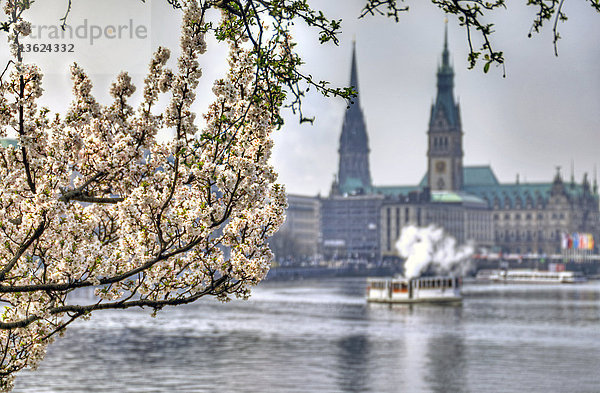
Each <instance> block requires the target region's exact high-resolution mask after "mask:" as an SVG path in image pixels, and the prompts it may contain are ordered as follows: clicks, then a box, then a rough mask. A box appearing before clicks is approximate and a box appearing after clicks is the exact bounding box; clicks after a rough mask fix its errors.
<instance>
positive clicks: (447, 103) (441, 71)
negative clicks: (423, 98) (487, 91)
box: [430, 20, 460, 127]
mask: <svg viewBox="0 0 600 393" xmlns="http://www.w3.org/2000/svg"><path fill="white" fill-rule="evenodd" d="M453 89H454V69H453V68H452V65H450V51H449V50H448V21H447V20H446V24H445V26H444V50H443V51H442V64H441V65H440V66H439V67H438V72H437V97H436V101H435V104H434V106H433V108H432V109H433V111H432V116H431V119H430V124H432V123H433V122H434V121H435V117H436V116H438V115H440V113H439V112H442V113H441V115H443V116H444V118H445V120H446V121H447V122H448V124H449V125H450V126H451V127H460V113H459V112H458V107H457V105H456V103H455V101H454V92H453Z"/></svg>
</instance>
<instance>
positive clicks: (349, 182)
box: [338, 42, 371, 194]
mask: <svg viewBox="0 0 600 393" xmlns="http://www.w3.org/2000/svg"><path fill="white" fill-rule="evenodd" d="M350 85H351V86H352V87H354V88H355V89H356V91H357V92H358V67H357V61H356V44H355V42H353V43H352V65H351V68H350ZM338 152H339V154H340V162H339V170H338V187H339V192H340V193H341V194H346V193H352V192H368V191H369V190H370V189H371V172H370V169H369V137H368V135H367V127H366V126H365V120H364V115H363V113H362V109H361V108H360V101H359V97H358V96H357V97H355V98H354V99H353V103H352V104H350V106H349V107H348V110H347V111H346V114H345V116H344V124H343V125H342V134H341V135H340V147H339V150H338Z"/></svg>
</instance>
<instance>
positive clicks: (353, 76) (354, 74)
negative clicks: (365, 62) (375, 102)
mask: <svg viewBox="0 0 600 393" xmlns="http://www.w3.org/2000/svg"><path fill="white" fill-rule="evenodd" d="M350 86H351V87H353V88H354V89H355V90H356V92H357V93H358V70H357V67H356V41H354V40H352V66H351V68H350ZM358 99H359V96H358V95H357V96H356V97H355V98H354V102H358Z"/></svg>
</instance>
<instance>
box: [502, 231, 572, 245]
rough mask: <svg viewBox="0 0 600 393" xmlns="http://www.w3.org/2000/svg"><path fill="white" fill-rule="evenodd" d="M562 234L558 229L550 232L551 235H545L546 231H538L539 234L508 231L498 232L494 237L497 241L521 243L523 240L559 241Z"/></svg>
mask: <svg viewBox="0 0 600 393" xmlns="http://www.w3.org/2000/svg"><path fill="white" fill-rule="evenodd" d="M560 233H561V231H560V230H558V229H557V230H556V231H551V232H549V234H548V233H547V232H546V233H545V232H544V231H537V232H535V231H509V230H508V229H507V230H505V231H504V232H502V231H496V233H495V234H494V235H495V238H496V240H502V241H506V242H510V241H521V240H526V241H532V240H538V241H543V240H559V239H560V238H561V236H560Z"/></svg>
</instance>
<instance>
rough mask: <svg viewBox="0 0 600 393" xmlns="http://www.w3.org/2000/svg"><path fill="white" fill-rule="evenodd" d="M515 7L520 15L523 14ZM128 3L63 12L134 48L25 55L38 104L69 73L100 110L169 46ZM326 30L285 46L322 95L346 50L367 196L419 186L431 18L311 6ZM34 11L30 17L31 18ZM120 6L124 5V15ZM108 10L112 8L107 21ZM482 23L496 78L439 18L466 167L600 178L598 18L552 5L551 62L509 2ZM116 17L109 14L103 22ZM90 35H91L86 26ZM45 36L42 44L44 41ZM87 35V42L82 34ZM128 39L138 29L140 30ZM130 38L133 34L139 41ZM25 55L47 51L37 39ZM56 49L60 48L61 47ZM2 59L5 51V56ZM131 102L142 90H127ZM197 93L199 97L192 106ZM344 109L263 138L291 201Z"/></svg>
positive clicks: (304, 186) (322, 181)
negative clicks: (334, 33)
mask: <svg viewBox="0 0 600 393" xmlns="http://www.w3.org/2000/svg"><path fill="white" fill-rule="evenodd" d="M524 2H525V1H522V2H521V3H524ZM163 3H165V2H164V1H163V2H161V1H157V0H155V1H153V2H152V3H151V5H148V4H143V3H141V2H140V1H137V0H136V1H133V0H128V1H127V2H124V1H123V0H105V1H103V2H97V1H93V0H80V1H78V2H74V10H73V13H72V15H71V18H70V22H71V24H72V25H73V26H79V25H82V24H84V22H85V19H87V20H88V22H87V24H88V26H91V25H92V24H94V25H98V26H101V27H102V28H103V29H105V28H106V27H107V26H110V25H115V26H117V27H118V26H119V25H122V26H124V25H128V24H129V23H130V21H131V22H132V26H133V27H134V28H137V26H144V28H145V29H146V30H145V31H146V32H147V36H146V37H144V38H142V37H131V36H126V33H127V32H128V30H127V29H128V28H126V29H124V30H122V34H123V37H121V39H119V40H117V39H114V38H111V39H107V38H106V37H103V38H100V39H98V40H96V41H95V42H94V43H93V45H92V44H91V43H90V38H89V37H88V38H86V39H82V38H77V37H75V38H74V39H73V40H71V41H65V42H68V43H73V44H74V45H75V52H74V53H70V54H60V55H59V54H55V53H54V54H37V55H34V54H30V55H28V57H27V59H29V60H30V61H36V62H38V63H40V64H41V66H42V68H43V69H44V72H45V74H46V77H45V80H44V83H45V84H44V86H45V88H46V91H47V94H46V96H45V101H44V102H45V103H46V104H48V105H51V107H52V109H55V110H62V109H64V108H65V107H66V106H67V104H68V101H69V99H70V87H69V80H68V75H67V73H66V72H65V70H66V69H67V67H68V64H69V63H71V62H72V61H78V62H79V63H80V64H82V65H83V66H84V67H86V69H88V70H89V71H90V73H91V74H92V75H93V76H94V80H95V81H96V87H95V90H94V91H95V92H96V94H98V95H99V96H100V98H101V99H106V91H107V90H108V86H109V84H110V80H112V79H114V75H115V74H116V73H117V72H119V71H120V70H121V69H126V70H129V71H130V72H132V73H133V74H134V78H135V79H136V80H137V81H141V78H142V76H141V75H142V74H141V73H140V70H144V69H145V68H146V64H147V63H148V59H149V56H150V54H151V52H152V51H153V50H154V49H155V47H156V46H157V45H159V44H161V45H168V46H171V47H173V46H175V45H176V42H177V41H176V39H177V34H176V33H177V30H178V27H177V26H179V21H178V19H177V18H178V14H177V13H176V12H174V11H171V10H170V9H168V7H166V6H164V5H163ZM312 3H313V4H314V6H315V7H317V8H319V7H320V8H321V9H323V11H324V12H325V14H326V15H328V16H329V17H331V18H336V19H340V18H341V19H343V23H342V26H343V29H342V30H343V34H342V35H341V36H340V45H339V46H338V47H335V46H333V45H331V44H328V45H320V44H318V41H317V37H316V35H315V34H314V33H311V32H309V31H307V30H306V29H304V28H300V27H299V28H298V29H297V31H296V34H295V37H296V39H297V41H298V42H299V50H300V51H301V53H302V55H303V56H304V60H305V61H306V65H305V66H304V70H305V72H307V73H311V74H312V75H313V76H314V77H315V78H316V79H319V80H320V79H324V80H329V81H331V82H332V83H333V84H334V85H338V86H341V85H345V84H347V83H349V73H350V60H351V49H352V40H353V38H355V39H356V49H357V61H358V70H359V90H360V97H361V105H362V109H363V112H364V115H365V119H366V123H367V129H368V133H369V138H370V148H371V156H370V163H371V176H372V179H373V182H374V184H376V185H393V184H396V185H410V184H415V183H417V182H418V181H419V180H420V179H421V177H422V176H423V174H424V173H425V170H426V167H427V163H426V131H427V125H428V120H429V111H430V106H431V103H432V100H433V99H434V97H435V93H436V86H435V84H436V75H435V74H436V68H437V65H438V64H439V61H440V57H441V51H442V45H443V32H444V15H443V13H442V12H441V11H439V10H438V9H437V8H436V7H435V6H433V5H431V4H430V3H429V2H426V1H420V0H411V1H408V2H407V4H408V5H410V7H411V9H410V11H409V12H408V13H405V14H404V15H403V16H402V18H401V20H400V22H399V23H395V22H393V21H392V20H388V19H386V18H383V17H370V18H367V19H361V20H359V19H357V16H358V15H359V14H360V10H361V7H362V5H363V0H320V1H317V0H315V1H312ZM40 4H41V5H40ZM61 4H62V5H64V4H66V1H64V0H45V1H44V2H36V3H35V4H34V7H35V9H34V10H32V14H33V16H34V19H35V21H36V22H37V23H38V24H56V23H57V22H56V20H57V19H58V18H60V17H61V16H62V14H63V13H64V12H63V11H64V9H63V7H61ZM124 4H127V6H124ZM117 7H119V8H117ZM508 7H509V9H508V10H506V11H500V12H497V13H496V14H495V15H494V16H493V17H490V18H489V20H490V21H493V22H494V23H495V24H496V29H497V32H496V33H495V34H494V37H493V45H494V46H495V48H496V49H497V50H503V51H504V52H505V57H506V78H503V77H502V70H501V69H500V68H494V67H492V68H491V69H490V72H489V73H488V74H483V72H482V70H481V65H480V66H478V68H477V69H475V70H468V69H467V62H466V54H467V49H468V48H467V40H466V33H465V31H464V30H463V29H462V28H460V27H459V26H458V23H457V20H456V18H455V17H450V18H449V24H448V38H449V48H450V52H451V59H452V61H453V63H454V69H455V73H456V76H455V96H456V97H457V98H458V100H459V102H460V106H461V114H462V123H463V131H464V151H465V157H464V163H465V165H491V166H492V168H493V169H494V171H495V173H496V175H497V177H498V178H499V180H500V181H501V182H514V181H515V178H516V175H517V174H520V179H521V181H528V182H539V181H551V180H552V178H553V176H554V173H555V171H556V169H555V167H556V166H561V167H562V168H563V174H564V175H565V176H566V177H569V176H570V172H571V169H570V168H571V161H572V160H573V161H574V167H575V176H576V179H577V180H578V181H580V180H581V178H582V176H583V173H584V172H588V174H589V176H591V177H593V172H594V166H595V165H600V159H599V157H600V155H599V152H600V134H599V131H600V110H599V109H600V72H599V71H600V69H599V68H598V65H599V64H600V14H598V13H596V12H594V11H593V10H592V9H591V7H589V6H588V5H587V4H586V2H585V1H584V0H571V1H569V2H565V7H564V8H565V12H566V13H567V15H568V16H569V21H568V22H566V23H564V24H562V25H560V26H559V28H560V33H561V36H562V37H563V39H561V40H560V41H559V57H555V56H554V51H553V47H552V36H551V25H548V27H547V28H546V30H545V32H544V33H543V34H541V35H534V37H533V38H527V33H528V31H529V28H530V25H531V22H532V18H533V12H532V10H529V9H528V8H527V7H524V6H520V5H518V4H517V5H515V4H513V2H511V3H510V4H509V5H508ZM115 9H119V12H118V13H116V12H115V11H114V10H115ZM88 29H90V27H88ZM48 31H49V30H47V31H45V33H46V34H47V33H48ZM88 31H89V30H88ZM139 31H140V32H141V33H143V32H144V29H142V30H139ZM142 35H143V34H142ZM37 42H40V43H42V42H52V43H56V41H51V40H50V38H47V39H46V41H44V39H40V40H38V41H37ZM60 42H63V41H60ZM4 47H5V46H4ZM211 49H214V45H213V46H212V47H211V46H209V52H208V56H207V57H205V58H204V59H203V60H202V61H203V62H204V64H205V78H203V81H202V84H201V86H200V89H201V92H200V94H199V97H200V98H199V103H198V105H197V110H198V111H200V112H201V111H202V110H203V108H204V107H205V105H206V104H207V103H208V102H210V100H211V98H212V97H211V94H212V93H205V92H206V91H208V92H210V89H209V88H210V86H211V85H212V80H213V79H214V78H215V77H216V76H218V75H219V74H220V73H222V70H223V65H224V63H223V58H222V55H223V53H224V52H223V51H222V50H220V49H218V50H216V51H214V50H213V51H211ZM138 91H139V92H141V87H140V89H139V90H138ZM202 91H205V92H204V93H203V92H202ZM345 108H346V104H345V102H344V101H343V100H339V99H331V98H329V99H325V98H322V97H319V96H318V95H316V94H312V95H309V96H308V97H307V98H306V99H305V102H304V112H305V114H306V115H310V116H315V117H316V120H315V123H314V125H313V126H310V125H307V124H304V125H299V124H298V120H297V118H296V117H294V116H293V115H291V114H289V115H287V116H286V118H287V123H286V126H285V127H284V129H283V130H281V131H278V132H277V135H276V145H275V151H274V156H273V163H274V165H275V166H276V168H277V169H278V171H279V173H280V180H281V181H282V182H283V183H285V184H286V186H287V189H288V191H289V192H292V193H295V194H305V195H315V194H317V193H321V194H322V195H325V194H327V193H328V192H329V188H330V184H331V181H332V179H333V175H334V173H335V172H336V171H337V165H338V153H337V149H338V140H339V135H340V132H341V126H342V119H343V116H344V110H345Z"/></svg>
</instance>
